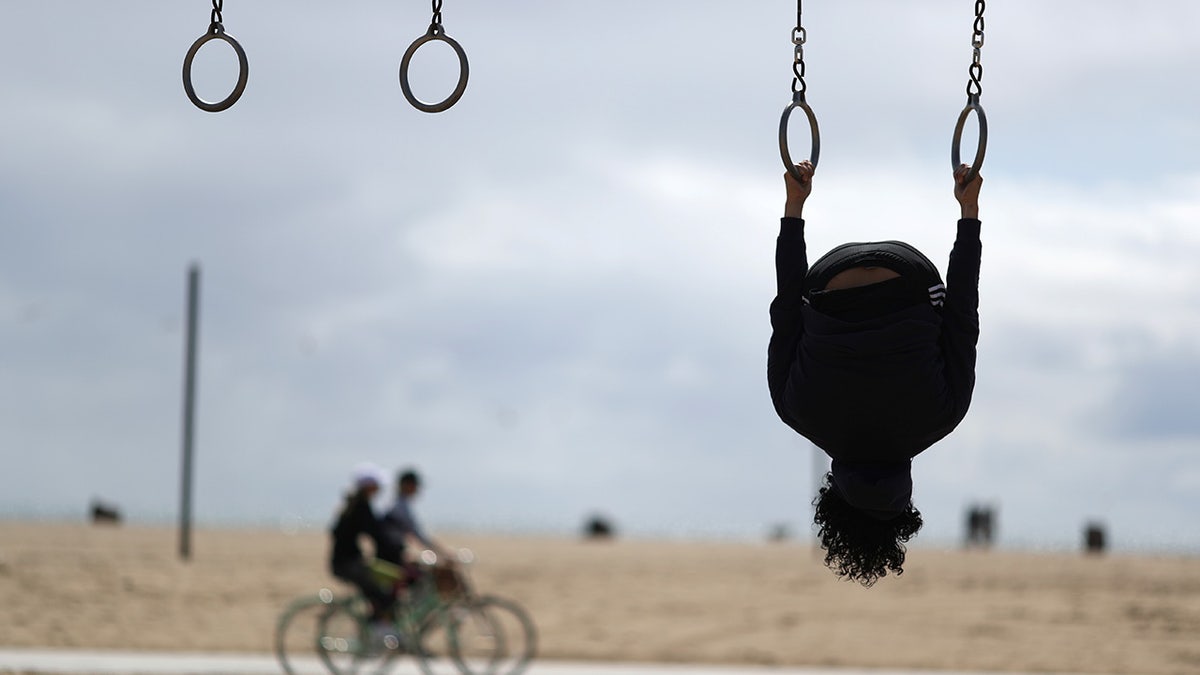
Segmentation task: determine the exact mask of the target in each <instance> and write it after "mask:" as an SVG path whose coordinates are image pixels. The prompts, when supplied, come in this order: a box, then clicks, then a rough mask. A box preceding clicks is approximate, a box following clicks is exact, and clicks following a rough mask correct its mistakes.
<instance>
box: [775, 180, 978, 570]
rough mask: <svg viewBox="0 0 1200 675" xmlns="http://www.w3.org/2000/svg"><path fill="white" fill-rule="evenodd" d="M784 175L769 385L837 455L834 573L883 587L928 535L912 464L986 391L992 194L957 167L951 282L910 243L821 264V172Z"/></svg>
mask: <svg viewBox="0 0 1200 675" xmlns="http://www.w3.org/2000/svg"><path fill="white" fill-rule="evenodd" d="M796 168H797V169H798V170H799V173H800V176H801V179H802V180H796V179H795V178H793V177H792V176H791V174H790V173H785V174H784V181H785V184H786V187H787V201H786V204H785V206H784V216H783V219H782V221H781V224H780V231H779V238H778V240H777V242H776V249H775V272H776V280H777V295H776V297H775V299H774V301H773V302H772V303H771V327H772V333H771V341H770V344H769V346H768V349H767V382H768V386H769V388H770V391H771V400H772V402H773V403H774V405H775V411H776V412H777V413H778V414H779V417H780V418H781V419H782V420H783V421H784V422H785V423H786V424H787V425H788V426H790V427H791V428H792V429H794V430H796V431H797V432H798V433H799V434H800V435H802V436H804V437H805V438H807V439H808V440H810V441H812V442H813V443H814V444H815V445H816V446H817V447H819V448H821V449H822V450H824V451H825V453H826V454H827V455H829V456H830V457H831V458H832V460H833V462H832V466H831V468H832V471H830V472H829V473H827V474H825V476H824V479H823V485H822V486H821V488H820V490H819V494H818V496H817V498H816V500H815V501H814V505H815V506H816V514H815V516H814V520H815V522H816V524H817V526H818V528H819V535H820V538H821V546H822V548H824V549H825V552H826V555H825V564H826V565H827V566H828V567H829V568H830V569H832V570H833V571H834V572H835V573H837V574H838V575H839V576H841V577H843V578H846V579H851V580H854V581H857V582H859V583H861V584H863V585H864V586H871V585H873V584H874V583H875V582H876V581H877V580H878V579H879V578H881V577H883V576H886V575H887V573H888V571H889V570H890V571H892V572H894V573H896V574H901V573H903V571H904V569H903V565H904V555H905V551H906V549H905V546H904V544H905V543H906V542H907V541H909V540H910V539H911V538H912V537H914V536H915V535H916V534H917V531H918V530H920V528H921V524H922V521H921V513H920V512H919V511H917V509H916V508H914V507H913V503H912V474H911V468H912V458H913V457H915V456H916V455H917V454H919V453H921V452H922V451H924V450H925V449H926V448H928V447H930V446H931V445H933V444H934V443H936V442H937V441H939V440H941V439H942V438H944V437H945V436H946V435H947V434H949V433H950V432H951V431H953V430H954V428H955V427H956V426H958V424H959V422H961V421H962V419H963V417H964V416H965V415H966V414H967V409H968V407H970V404H971V394H972V392H973V390H974V387H975V348H976V343H977V342H978V340H979V311H978V310H979V262H980V250H981V246H980V242H979V230H980V222H979V188H980V186H981V185H982V183H983V179H982V178H980V177H976V178H975V179H974V180H972V181H970V182H967V180H966V178H967V176H968V171H969V167H967V166H966V165H962V166H960V167H958V168H957V169H956V170H955V172H954V196H955V198H956V199H957V200H958V203H959V206H960V208H961V219H960V220H959V221H958V235H957V238H956V239H955V242H954V248H953V250H952V251H951V253H950V263H949V267H947V269H946V283H944V284H943V283H942V279H941V276H940V275H939V274H938V270H937V268H936V267H934V265H933V263H931V262H930V261H929V259H928V258H926V257H925V256H924V255H923V254H922V253H921V252H920V251H918V250H917V249H916V248H913V247H912V246H910V245H909V244H906V243H904V242H901V241H883V242H867V243H850V244H842V245H841V246H837V247H835V248H834V249H833V250H832V251H830V252H829V253H827V254H825V255H824V256H822V257H821V258H820V259H818V260H817V261H816V262H815V263H813V265H812V267H811V268H810V267H809V265H808V257H807V251H806V248H805V243H804V225H805V224H804V220H803V208H804V202H805V201H806V200H807V199H808V197H809V195H810V194H811V192H812V177H813V167H812V164H810V163H809V162H807V161H806V162H803V163H801V164H799V165H797V167H796Z"/></svg>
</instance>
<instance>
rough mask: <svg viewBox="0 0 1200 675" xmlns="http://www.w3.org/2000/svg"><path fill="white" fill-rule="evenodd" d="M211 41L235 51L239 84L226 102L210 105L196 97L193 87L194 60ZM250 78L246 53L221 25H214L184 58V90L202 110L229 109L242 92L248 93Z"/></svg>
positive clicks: (225, 99)
mask: <svg viewBox="0 0 1200 675" xmlns="http://www.w3.org/2000/svg"><path fill="white" fill-rule="evenodd" d="M209 40H223V41H225V42H228V43H229V46H230V47H233V51H234V52H236V53H237V58H238V79H237V84H236V85H234V87H233V92H231V93H230V94H229V96H226V97H225V98H224V100H221V101H217V102H216V103H209V102H207V101H204V100H202V99H201V98H200V97H199V96H197V95H196V89H195V88H194V87H192V60H193V59H195V58H196V53H197V52H199V51H200V48H201V47H203V46H204V43H206V42H208V41H209ZM249 76H250V63H249V61H247V60H246V52H245V50H243V49H242V46H241V45H240V44H238V41H237V40H234V39H233V36H232V35H228V34H227V33H226V32H225V29H224V28H222V27H221V26H220V24H217V25H214V26H213V27H212V28H211V29H210V30H209V31H208V32H207V33H205V34H204V35H201V36H200V37H199V38H198V39H197V40H196V41H195V42H193V43H192V47H191V49H189V50H188V52H187V56H185V57H183V90H184V91H185V92H187V97H188V98H189V99H191V101H192V103H193V104H195V106H196V107H197V108H199V109H201V110H205V111H208V112H221V111H222V110H226V109H228V108H229V107H230V106H232V105H233V104H234V103H237V100H238V99H239V98H241V97H242V92H244V91H246V79H247V78H248V77H249Z"/></svg>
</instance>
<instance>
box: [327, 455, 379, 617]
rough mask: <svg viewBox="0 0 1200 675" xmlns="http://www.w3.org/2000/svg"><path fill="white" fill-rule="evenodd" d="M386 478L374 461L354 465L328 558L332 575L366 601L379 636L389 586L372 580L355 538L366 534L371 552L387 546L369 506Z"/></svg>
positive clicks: (333, 531)
mask: <svg viewBox="0 0 1200 675" xmlns="http://www.w3.org/2000/svg"><path fill="white" fill-rule="evenodd" d="M386 480H387V479H386V477H385V476H384V473H383V471H382V470H381V469H380V468H379V467H377V466H375V465H374V464H369V463H364V464H359V465H358V466H356V467H355V468H354V472H353V481H354V486H353V489H352V490H351V492H350V493H349V494H348V495H346V501H345V504H344V505H343V506H342V510H341V512H340V513H339V514H338V517H337V521H336V522H335V523H334V526H333V530H332V535H333V550H332V552H331V555H330V561H329V562H330V571H332V572H333V575H334V576H335V577H337V578H339V579H342V580H343V581H347V582H349V583H351V584H354V585H355V586H356V587H358V589H359V590H360V591H362V594H363V595H364V596H365V597H366V598H367V600H368V601H370V603H371V627H372V632H373V633H374V634H378V635H381V636H382V635H384V634H385V633H387V632H389V631H390V630H392V629H391V627H390V626H391V622H390V621H389V618H390V611H391V607H392V604H393V602H394V599H393V595H392V593H391V592H390V591H389V590H387V589H384V588H383V587H382V586H380V585H379V583H378V582H376V581H375V578H374V576H373V575H372V574H371V569H370V567H369V566H368V564H367V560H366V557H365V556H364V555H363V551H362V548H361V546H360V542H359V540H360V539H361V538H362V537H367V538H369V539H370V540H371V542H372V545H373V546H374V548H375V551H374V552H375V555H379V552H380V551H382V550H385V549H386V548H387V546H388V539H387V535H386V534H385V533H384V531H383V528H382V527H381V525H380V522H379V519H378V518H377V517H376V516H375V512H374V510H372V508H371V499H372V498H373V497H374V496H375V495H376V494H377V493H378V492H379V489H380V488H381V487H382V486H383V484H384V483H385V482H386Z"/></svg>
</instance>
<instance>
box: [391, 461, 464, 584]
mask: <svg viewBox="0 0 1200 675" xmlns="http://www.w3.org/2000/svg"><path fill="white" fill-rule="evenodd" d="M396 490H397V495H396V503H395V504H393V505H392V508H391V509H389V510H388V512H387V513H386V514H384V516H383V520H382V523H381V525H382V528H383V532H384V535H385V536H386V538H387V546H386V549H385V550H384V551H381V552H380V557H381V558H383V559H384V560H387V561H388V562H392V563H395V564H397V565H404V564H405V548H406V547H407V543H408V540H409V539H415V540H416V541H417V542H418V543H420V544H421V545H422V546H424V547H425V548H427V549H429V550H431V551H433V552H434V553H435V554H437V557H438V560H440V561H442V562H444V563H453V558H452V557H451V556H450V555H448V554H447V553H446V550H445V549H444V548H442V547H441V546H439V545H438V543H437V542H435V541H434V540H433V538H431V537H430V536H429V535H428V534H426V533H425V529H424V528H423V527H421V524H420V522H419V521H418V520H417V517H416V514H414V513H413V509H412V504H411V502H412V501H413V500H414V499H416V496H417V494H418V493H419V492H420V491H421V477H420V476H419V475H418V474H417V472H416V471H414V470H412V469H405V470H403V471H401V472H400V473H399V474H398V476H397V478H396ZM410 576H411V574H410Z"/></svg>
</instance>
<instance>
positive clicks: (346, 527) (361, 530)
mask: <svg viewBox="0 0 1200 675" xmlns="http://www.w3.org/2000/svg"><path fill="white" fill-rule="evenodd" d="M331 534H332V535H333V552H332V554H331V556H330V563H331V564H334V565H337V564H338V563H344V562H349V561H353V560H362V559H363V552H362V549H361V548H360V547H359V545H358V540H359V537H361V536H363V535H366V536H368V537H370V538H371V539H372V540H373V541H374V543H375V547H376V548H375V550H376V551H379V550H380V549H381V548H386V546H387V540H386V539H385V538H384V533H383V530H382V528H381V527H380V524H379V519H378V518H376V517H375V512H374V511H372V510H371V502H370V500H368V499H367V498H366V497H365V496H364V495H363V494H362V493H357V494H354V495H351V496H350V497H348V498H347V500H346V506H345V508H343V509H342V512H341V514H340V515H339V516H338V519H337V522H336V523H334V526H333V529H332V530H331Z"/></svg>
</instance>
